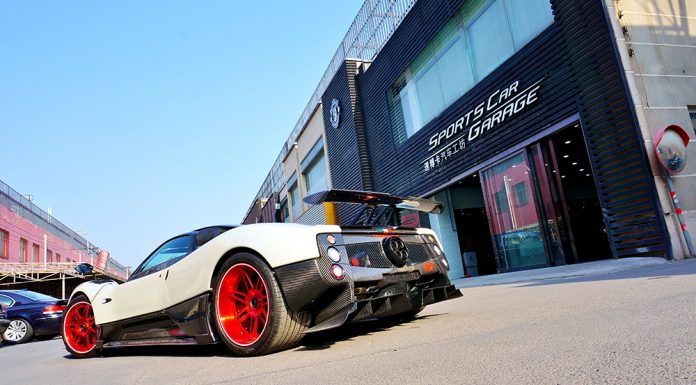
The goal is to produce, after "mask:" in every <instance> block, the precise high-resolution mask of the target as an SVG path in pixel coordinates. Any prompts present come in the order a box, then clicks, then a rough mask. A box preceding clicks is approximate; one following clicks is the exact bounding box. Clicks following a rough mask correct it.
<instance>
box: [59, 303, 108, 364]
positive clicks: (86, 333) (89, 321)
mask: <svg viewBox="0 0 696 385" xmlns="http://www.w3.org/2000/svg"><path fill="white" fill-rule="evenodd" d="M60 334H61V336H62V337H63V343H64V344H65V349H67V350H68V352H70V354H72V355H73V356H74V357H77V358H88V357H94V356H96V355H97V338H99V327H98V326H97V325H96V324H95V322H94V310H92V304H91V303H90V302H89V299H87V297H85V296H84V295H78V296H77V297H75V298H73V299H72V300H71V301H70V303H69V304H68V308H67V309H66V310H65V317H64V318H63V322H62V323H61V327H60Z"/></svg>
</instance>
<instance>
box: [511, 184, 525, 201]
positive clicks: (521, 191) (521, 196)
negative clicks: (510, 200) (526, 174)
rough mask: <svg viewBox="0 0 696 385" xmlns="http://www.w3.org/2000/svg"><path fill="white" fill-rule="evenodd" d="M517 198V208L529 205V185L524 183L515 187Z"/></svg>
mask: <svg viewBox="0 0 696 385" xmlns="http://www.w3.org/2000/svg"><path fill="white" fill-rule="evenodd" d="M514 189H515V197H516V198H517V206H524V205H526V204H527V185H526V184H525V183H524V182H520V183H518V184H516V185H515V186H514Z"/></svg>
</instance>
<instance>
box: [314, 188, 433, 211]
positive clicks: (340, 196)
mask: <svg viewBox="0 0 696 385" xmlns="http://www.w3.org/2000/svg"><path fill="white" fill-rule="evenodd" d="M304 201H305V203H307V204H309V205H318V204H321V203H324V202H337V203H361V204H366V205H368V206H373V207H376V206H390V207H394V208H397V209H402V210H415V211H422V212H425V213H430V214H441V213H442V211H443V205H442V203H440V202H436V201H431V200H429V199H423V198H417V197H406V198H402V197H397V196H393V195H389V194H385V193H376V192H369V191H350V190H327V191H322V192H318V193H316V194H312V195H310V196H308V197H306V198H305V199H304Z"/></svg>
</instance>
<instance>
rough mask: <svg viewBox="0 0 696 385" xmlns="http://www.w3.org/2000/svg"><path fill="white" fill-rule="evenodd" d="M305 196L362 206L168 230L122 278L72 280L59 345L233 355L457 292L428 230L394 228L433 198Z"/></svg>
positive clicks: (413, 309)
mask: <svg viewBox="0 0 696 385" xmlns="http://www.w3.org/2000/svg"><path fill="white" fill-rule="evenodd" d="M305 201H306V202H307V203H310V204H319V203H323V202H329V201H332V202H352V203H362V204H363V207H362V210H361V211H360V212H358V213H357V216H356V219H355V220H354V222H353V224H352V225H350V226H340V227H339V226H335V225H320V226H305V225H297V224H285V223H266V224H254V225H245V226H238V227H235V226H213V227H206V228H202V229H198V230H195V231H192V232H190V233H187V234H183V235H179V236H177V237H174V238H172V239H170V240H168V241H166V242H164V243H163V244H162V245H161V246H160V247H158V248H157V249H156V250H155V251H154V252H153V253H152V254H150V256H148V257H147V258H146V259H145V261H143V262H142V263H141V264H140V266H138V268H137V269H135V270H134V271H133V274H132V275H131V276H130V277H129V279H128V281H127V282H125V283H123V284H118V283H116V282H114V281H104V280H94V281H88V282H85V283H83V284H81V285H80V286H78V287H77V288H76V289H75V290H74V292H73V293H72V295H71V298H70V301H69V304H68V307H67V309H66V312H65V317H64V320H63V324H62V328H61V333H62V336H63V341H64V343H65V346H66V348H67V350H68V351H69V352H70V353H71V354H72V355H74V356H76V357H89V356H94V355H96V354H97V353H98V352H99V351H100V350H101V349H104V348H110V347H119V346H128V345H166V344H212V343H217V342H220V341H221V342H223V343H224V344H225V345H226V346H227V347H228V348H229V349H230V350H231V351H232V353H233V354H235V355H240V356H252V355H260V354H266V353H270V352H274V351H278V350H281V349H286V348H289V347H292V346H294V345H296V344H297V343H298V341H299V340H300V339H301V338H302V336H303V335H304V333H311V332H315V331H319V330H325V329H329V328H335V327H337V326H339V325H342V324H344V323H346V322H349V321H353V320H361V319H367V318H380V317H387V316H393V315H415V314H416V313H418V312H419V311H420V310H421V309H422V308H423V307H424V306H425V305H428V304H431V303H434V302H439V301H443V300H445V299H449V298H454V297H458V296H461V293H459V291H458V290H456V289H455V288H454V287H453V286H452V285H451V284H450V282H449V280H448V279H447V271H448V270H449V267H448V264H447V259H446V258H445V256H444V254H443V252H442V248H441V246H440V245H439V243H438V240H437V239H436V238H435V234H434V233H433V232H432V231H431V230H429V229H424V228H409V227H403V226H399V220H398V218H399V215H398V211H399V210H400V209H402V208H408V209H413V210H420V211H426V212H439V211H441V205H440V204H438V203H435V202H432V201H427V200H422V199H417V198H407V199H404V198H398V197H394V196H390V195H387V194H377V193H365V192H350V191H337V190H333V191H328V192H323V193H318V194H315V195H312V196H309V197H307V198H306V199H305ZM390 224H391V225H390ZM90 268H91V267H90V266H85V265H81V266H78V271H81V272H83V273H88V272H89V271H90Z"/></svg>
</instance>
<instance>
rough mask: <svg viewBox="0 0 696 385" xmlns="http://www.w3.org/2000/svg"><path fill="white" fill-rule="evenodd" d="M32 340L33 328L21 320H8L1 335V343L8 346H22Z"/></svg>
mask: <svg viewBox="0 0 696 385" xmlns="http://www.w3.org/2000/svg"><path fill="white" fill-rule="evenodd" d="M32 338H34V328H32V327H31V324H30V323H29V322H28V321H27V320H25V319H23V318H10V324H9V325H8V326H7V329H5V331H4V332H3V333H2V342H3V343H6V344H8V345H15V344H23V343H25V342H28V341H31V339H32Z"/></svg>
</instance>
